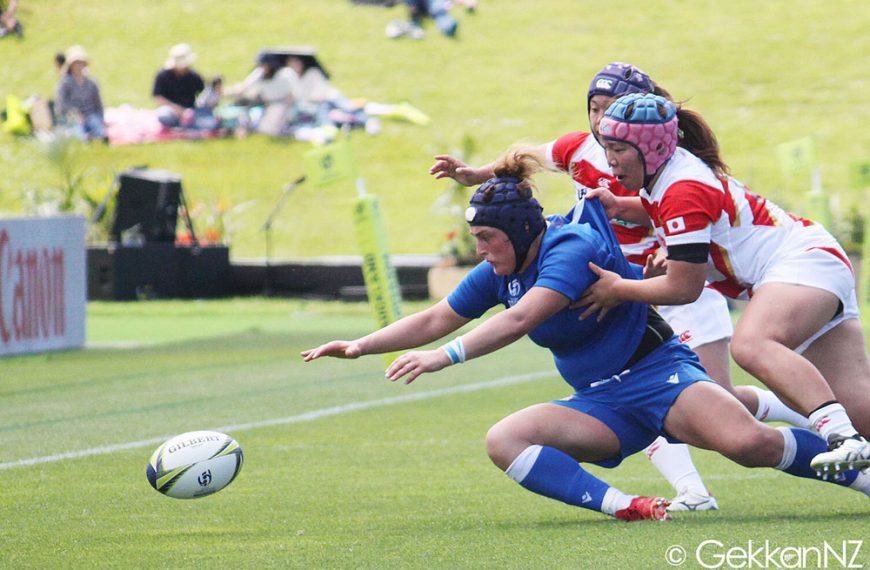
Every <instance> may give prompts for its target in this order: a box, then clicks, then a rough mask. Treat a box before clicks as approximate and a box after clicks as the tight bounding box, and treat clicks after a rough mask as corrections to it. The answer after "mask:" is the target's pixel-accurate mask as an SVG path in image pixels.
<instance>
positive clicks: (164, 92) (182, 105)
mask: <svg viewBox="0 0 870 570" xmlns="http://www.w3.org/2000/svg"><path fill="white" fill-rule="evenodd" d="M195 61H196V53H195V52H194V51H193V49H192V48H191V47H190V45H188V44H177V45H174V46H172V48H171V49H170V50H169V57H168V58H167V60H166V63H165V64H164V65H163V69H161V70H160V71H159V72H158V73H157V76H156V77H155V78H154V88H153V89H152V91H151V95H152V96H153V97H154V101H155V102H156V103H157V119H158V120H159V121H160V123H161V124H162V125H163V126H165V127H170V128H171V127H180V126H184V127H193V126H200V125H198V124H197V125H195V123H197V122H198V121H197V116H196V112H195V110H194V109H195V107H196V96H197V95H198V94H199V93H200V92H202V90H203V89H205V81H203V79H202V76H201V75H200V74H199V73H197V72H196V71H195V70H194V69H193V63H194V62H195ZM209 114H210V113H209ZM209 118H211V120H212V122H213V121H214V118H213V117H209ZM201 126H203V127H204V126H206V125H201Z"/></svg>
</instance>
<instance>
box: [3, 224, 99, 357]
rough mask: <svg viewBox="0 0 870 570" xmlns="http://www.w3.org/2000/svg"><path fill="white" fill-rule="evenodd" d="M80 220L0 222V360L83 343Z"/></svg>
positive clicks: (82, 229) (83, 277) (84, 293)
mask: <svg viewBox="0 0 870 570" xmlns="http://www.w3.org/2000/svg"><path fill="white" fill-rule="evenodd" d="M85 255H86V252H85V220H84V218H82V217H80V216H57V217H46V218H7V219H3V218H0V356H5V355H10V354H20V353H25V352H43V351H47V350H59V349H66V348H78V347H82V346H84V344H85V308H86V303H87V281H86V275H85V271H86V270H85Z"/></svg>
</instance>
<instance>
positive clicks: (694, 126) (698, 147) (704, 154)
mask: <svg viewBox="0 0 870 570" xmlns="http://www.w3.org/2000/svg"><path fill="white" fill-rule="evenodd" d="M654 87H655V89H654V91H653V93H655V94H656V95H661V96H662V97H664V98H665V99H667V100H668V101H671V102H672V103H674V104H675V105H676V106H677V128H678V129H679V137H678V138H677V146H680V147H682V148H684V149H686V150H687V151H689V152H691V153H692V154H694V155H695V156H697V157H698V158H700V159H701V160H703V161H704V164H706V165H707V166H708V167H709V168H710V170H712V171H713V173H714V174H716V176H720V177H721V176H727V175H728V174H729V173H730V172H731V169H730V168H728V165H727V164H725V161H724V160H723V159H722V155H721V154H720V152H719V141H718V140H716V135H715V134H714V133H713V129H711V128H710V125H708V124H707V121H705V120H704V117H702V116H701V114H700V113H698V112H697V111H692V110H689V109H684V108H683V107H682V105H683V103H682V102H676V101H674V98H673V97H672V96H671V94H670V93H669V92H668V90H667V89H665V88H664V87H662V86H660V85H659V84H657V83H654Z"/></svg>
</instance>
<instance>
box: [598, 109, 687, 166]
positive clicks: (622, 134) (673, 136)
mask: <svg viewBox="0 0 870 570" xmlns="http://www.w3.org/2000/svg"><path fill="white" fill-rule="evenodd" d="M598 134H599V135H601V137H602V138H604V139H609V140H615V141H622V142H625V143H628V144H630V145H632V146H633V147H635V148H636V149H637V151H638V152H639V153H640V158H641V160H642V161H643V164H644V174H645V175H646V182H648V181H649V179H650V178H652V177H653V176H654V175H655V173H656V172H657V171H658V169H659V168H661V166H662V165H663V164H664V163H665V162H667V160H668V159H669V158H671V157H672V156H673V155H674V151H675V150H676V148H677V137H678V129H677V108H676V107H675V106H674V104H673V103H671V102H670V101H668V100H667V99H665V98H664V97H660V96H658V95H653V94H651V93H646V94H641V93H632V94H630V95H623V96H622V97H620V98H619V99H617V100H616V101H614V102H613V104H611V105H610V107H608V108H607V111H605V113H604V117H602V119H601V123H600V124H599V126H598Z"/></svg>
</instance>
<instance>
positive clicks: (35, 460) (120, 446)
mask: <svg viewBox="0 0 870 570" xmlns="http://www.w3.org/2000/svg"><path fill="white" fill-rule="evenodd" d="M556 375H557V373H556V371H555V370H547V371H541V372H531V373H528V374H520V375H517V376H505V377H504V378H496V379H495V380H488V381H485V382H475V383H474V384H463V385H461V386H451V387H449V388H440V389H438V390H429V391H427V392H415V393H411V394H405V395H403V396H394V397H392V398H381V399H379V400H367V401H364V402H352V403H350V404H342V405H341V406H333V407H330V408H321V409H319V410H311V411H310V412H304V413H302V414H298V415H295V416H287V417H283V418H273V419H271V420H262V421H259V422H249V423H244V424H235V425H228V426H221V427H216V428H211V429H213V431H220V432H235V431H245V430H250V429H257V428H262V427H269V426H277V425H287V424H297V423H301V422H311V421H314V420H318V419H320V418H325V417H329V416H338V415H342V414H347V413H350V412H356V411H359V410H368V409H371V408H379V407H382V406H392V405H393V404H403V403H405V402H416V401H418V400H427V399H429V398H437V397H438V396H446V395H450V394H463V393H465V392H476V391H478V390H486V389H489V388H498V387H499V386H510V385H511V384H521V383H523V382H531V381H532V380H539V379H541V378H547V377H555V376H556ZM176 435H177V434H176ZM170 437H173V436H171V435H168V436H164V437H152V438H150V439H143V440H140V441H130V442H127V443H116V444H113V445H104V446H101V447H92V448H90V449H80V450H78V451H67V452H65V453H57V454H54V455H43V456H42V457H30V458H28V459H18V460H17V461H8V462H6V463H0V471H3V470H6V469H13V468H15V467H28V466H31V465H39V464H41V463H54V462H57V461H64V460H66V459H79V458H82V457H93V456H95V455H105V454H107V453H115V452H116V451H126V450H128V449H138V448H140V447H149V446H152V445H156V444H158V443H163V442H164V441H166V440H167V439H169V438H170Z"/></svg>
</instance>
